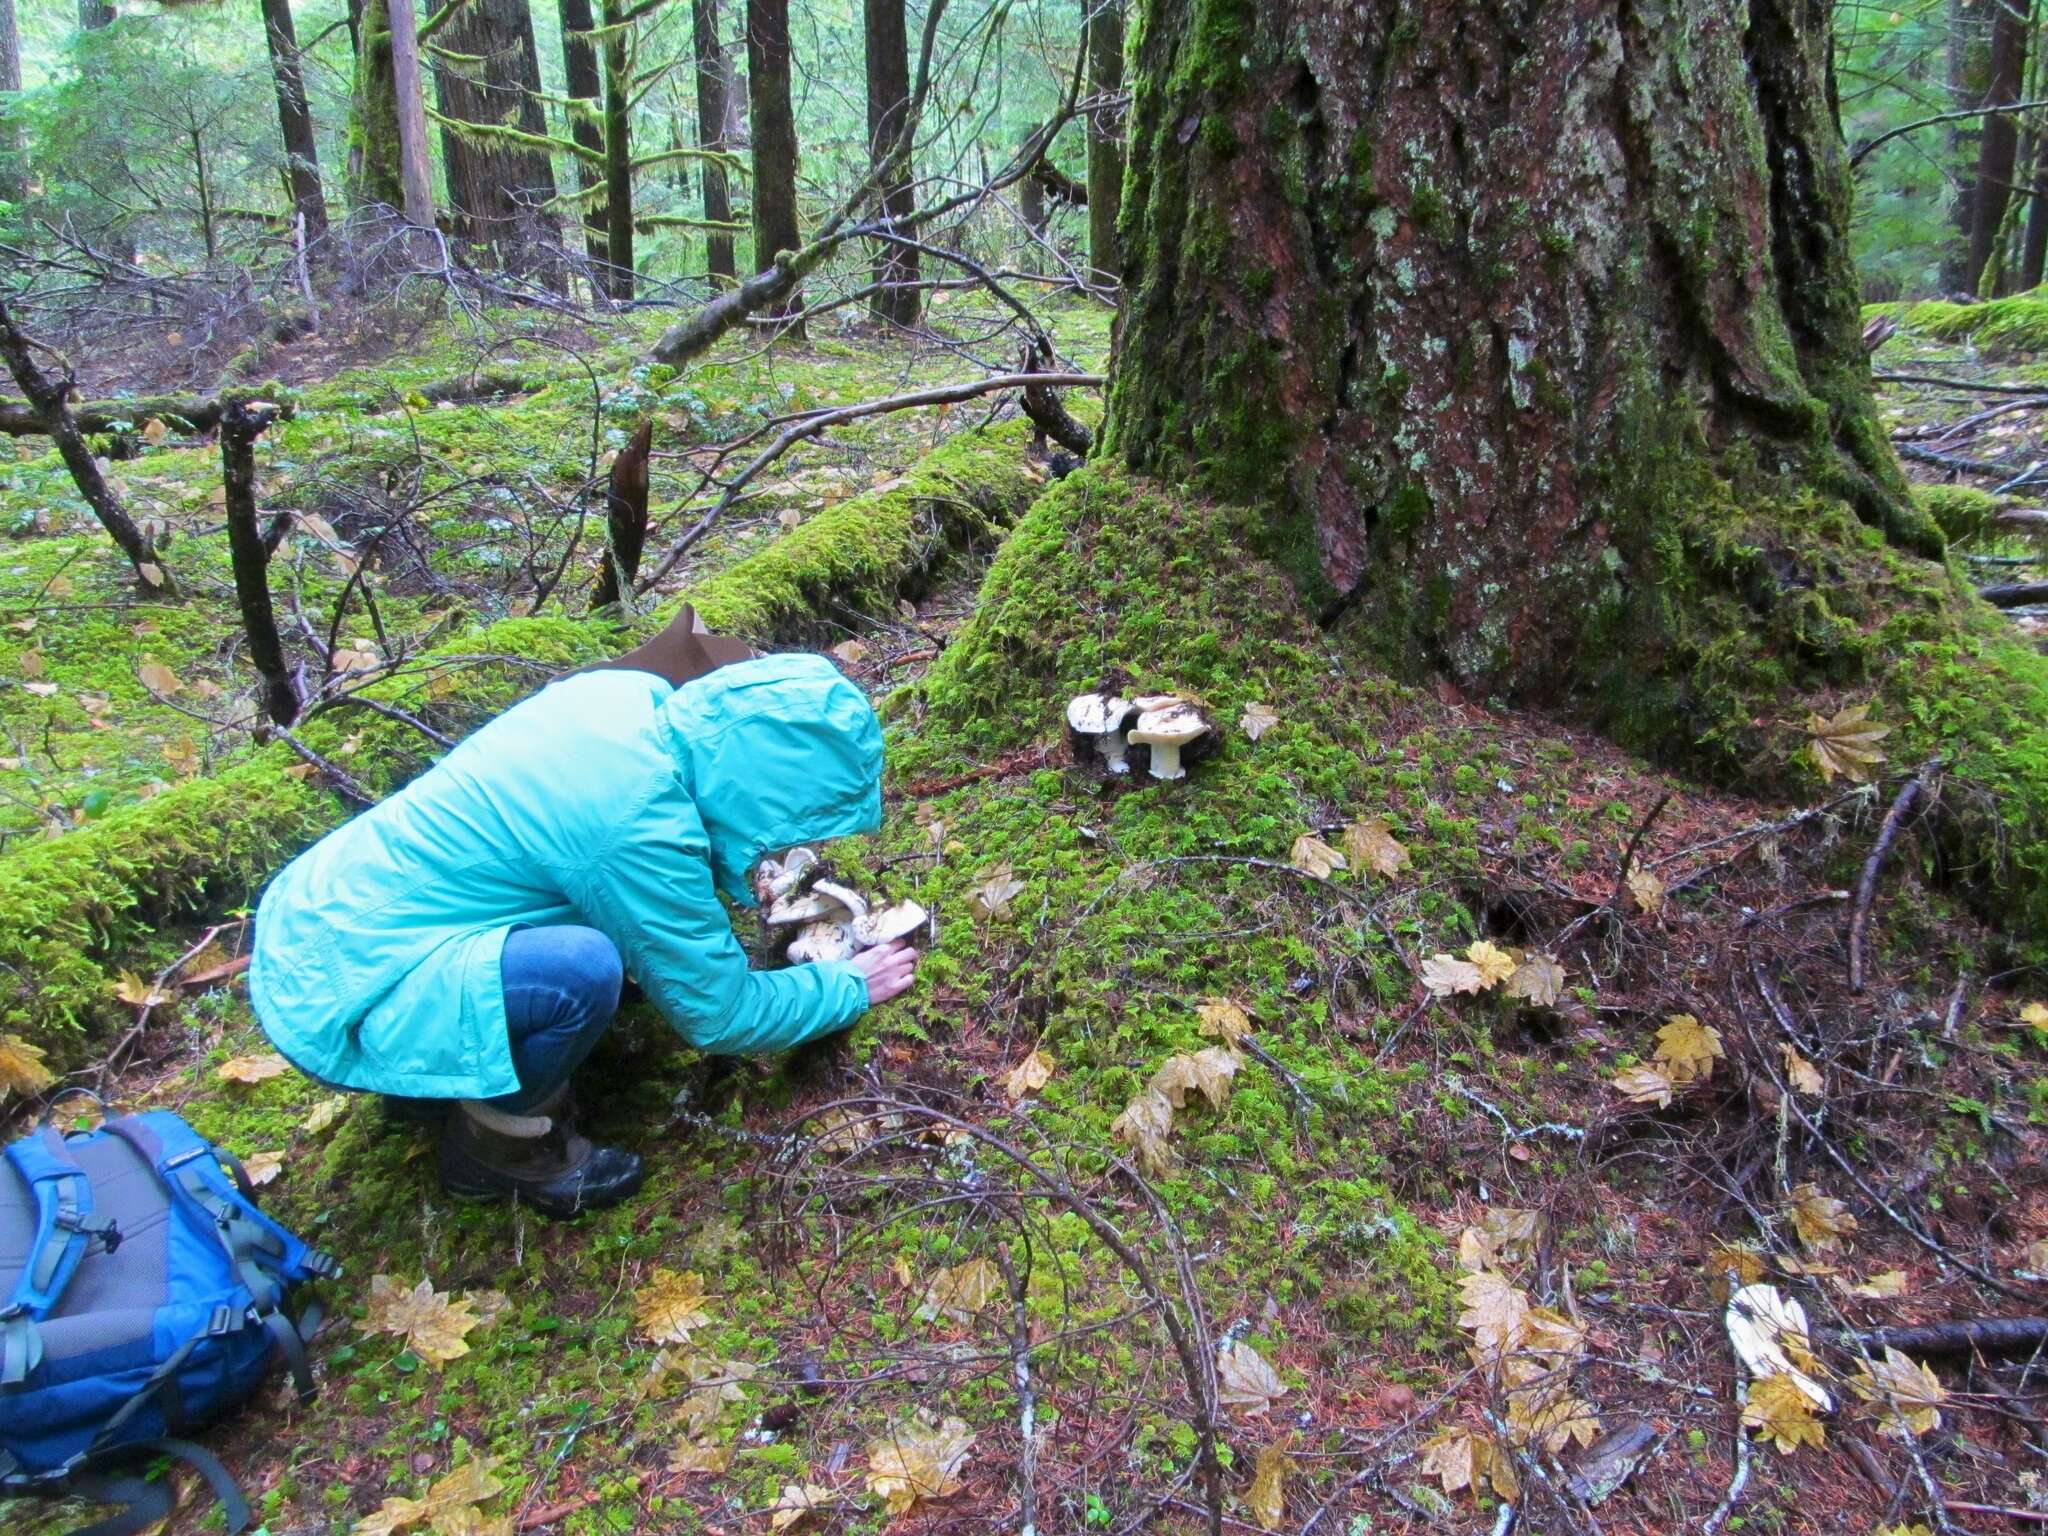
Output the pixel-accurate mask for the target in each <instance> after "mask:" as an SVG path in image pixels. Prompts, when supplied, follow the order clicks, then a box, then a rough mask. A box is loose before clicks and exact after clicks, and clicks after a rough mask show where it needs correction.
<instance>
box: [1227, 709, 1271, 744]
mask: <svg viewBox="0 0 2048 1536" xmlns="http://www.w3.org/2000/svg"><path fill="white" fill-rule="evenodd" d="M1279 723H1280V717H1279V715H1277V714H1275V713H1274V712H1273V711H1272V710H1270V709H1268V708H1267V707H1266V706H1265V705H1263V704H1247V705H1245V707H1244V714H1243V715H1241V716H1240V717H1239V718H1238V722H1237V728H1238V729H1239V730H1241V731H1243V732H1244V733H1245V735H1247V736H1249V737H1250V738H1251V739H1252V740H1253V741H1257V740H1258V739H1259V738H1260V737H1261V736H1263V735H1265V734H1266V732H1268V731H1270V730H1271V729H1273V727H1274V726H1276V725H1278V724H1279Z"/></svg>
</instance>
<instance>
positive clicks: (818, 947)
mask: <svg viewBox="0 0 2048 1536" xmlns="http://www.w3.org/2000/svg"><path fill="white" fill-rule="evenodd" d="M854 949H855V945H854V942H853V930H852V929H851V928H850V927H848V926H847V925H846V924H845V923H811V924H809V925H808V926H807V927H805V929H804V931H803V932H802V933H800V934H798V935H797V936H796V941H795V942H794V943H793V944H791V945H790V946H789V960H790V964H792V965H817V964H820V963H821V962H823V961H827V960H851V959H852V958H853V956H854Z"/></svg>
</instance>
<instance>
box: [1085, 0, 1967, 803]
mask: <svg viewBox="0 0 2048 1536" xmlns="http://www.w3.org/2000/svg"><path fill="white" fill-rule="evenodd" d="M1353 12H1354V13H1355V16H1354V15H1350V14H1348V15H1347V21H1346V23H1345V25H1344V26H1343V27H1341V28H1339V27H1335V26H1328V25H1324V24H1323V23H1322V21H1321V19H1320V17H1321V14H1322V8H1321V7H1320V6H1318V5H1316V4H1314V3H1313V0H1274V3H1270V4H1262V5H1259V6H1251V5H1248V4H1245V3H1242V0H1152V3H1151V4H1150V7H1149V11H1148V14H1147V17H1146V20H1145V24H1144V28H1143V32H1142V35H1141V41H1140V44H1139V51H1138V55H1137V57H1136V59H1135V61H1134V69H1135V72H1136V73H1135V80H1134V83H1135V98H1134V107H1133V113H1134V116H1133V126H1132V139H1131V157H1132V158H1131V169H1130V175H1129V178H1128V182H1127V188H1128V194H1129V202H1128V203H1127V205H1126V214H1125V218H1124V221H1123V224H1122V228H1123V231H1124V233H1125V235H1126V238H1127V241H1128V242H1129V243H1128V245H1127V248H1126V250H1125V253H1124V255H1125V271H1126V281H1127V284H1128V288H1129V293H1130V297H1129V301H1128V310H1127V314H1126V316H1125V319H1124V328H1123V332H1122V336H1121V338H1120V343H1119V350H1118V358H1117V362H1116V366H1115V372H1114V380H1113V388H1112V397H1111V408H1110V417H1109V422H1108V448H1109V450H1110V451H1111V452H1115V453H1120V454H1121V455H1122V456H1123V457H1124V458H1125V459H1126V461H1127V462H1128V463H1130V464H1131V465H1132V466H1134V467H1136V468H1138V469H1141V470H1146V471H1150V472H1154V473H1156V474H1158V475H1159V476H1161V477H1163V478H1167V479H1170V480H1174V481H1179V480H1183V479H1185V480H1189V481H1192V482H1193V483H1194V484H1196V485H1197V486H1198V487H1200V488H1203V489H1206V490H1207V491H1208V492H1210V493H1211V494H1213V495H1215V496H1217V497H1221V498H1226V499H1229V500H1232V501H1236V502H1242V503H1246V504H1249V505H1252V506H1256V507H1261V508H1265V509H1269V515H1268V517H1267V518H1266V529H1267V531H1266V534H1265V536H1264V539H1263V544H1264V547H1265V548H1266V549H1267V550H1268V551H1270V552H1271V553H1273V554H1274V555H1276V556H1278V557H1281V558H1284V559H1285V560H1287V561H1288V562H1290V563H1291V565H1292V567H1293V568H1294V569H1295V570H1296V572H1297V574H1298V576H1299V578H1300V579H1301V580H1302V582H1303V583H1304V585H1305V587H1306V589H1307V590H1308V591H1309V592H1310V593H1311V595H1312V596H1314V598H1315V601H1316V604H1317V606H1318V608H1319V609H1320V610H1321V611H1322V612H1323V613H1324V615H1325V617H1326V619H1327V620H1328V622H1330V623H1331V624H1332V625H1333V626H1337V628H1338V631H1339V633H1341V634H1344V635H1346V636H1348V637H1350V638H1351V640H1352V642H1353V644H1354V645H1356V646H1359V647H1363V648H1364V649H1366V650H1367V651H1368V652H1369V653H1370V654H1372V655H1373V656H1374V657H1375V658H1376V659H1377V660H1378V661H1379V662H1380V663H1381V664H1383V665H1386V666H1388V667H1390V668H1392V669H1395V670H1397V671H1400V672H1402V673H1404V674H1407V675H1414V676H1422V675H1446V674H1447V675H1448V676H1449V677H1450V678H1451V679H1453V680H1454V681H1455V682H1456V683H1457V684H1458V685H1460V686H1461V687H1463V688H1465V689H1466V690H1468V692H1469V693H1470V695H1471V696H1473V697H1498V698H1504V699H1510V698H1518V699H1522V700H1527V701H1533V702H1536V703H1539V704H1544V705H1551V706H1562V707H1568V708H1573V709H1576V710H1579V711H1581V712H1583V713H1586V714H1589V715H1591V716H1593V717H1594V718H1596V719H1597V720H1599V721H1601V722H1603V723H1604V724H1605V725H1607V726H1608V727H1609V728H1610V729H1611V730H1612V731H1613V732H1614V733H1615V734H1616V735H1618V736H1620V737H1622V738H1623V739H1625V740H1627V741H1629V742H1630V743H1632V744H1634V745H1638V746H1642V747H1647V748H1656V749H1663V750H1668V751H1671V752H1673V753H1679V754H1683V755H1684V756H1685V758H1686V760H1687V761H1688V762H1689V763H1691V764H1693V765H1695V766H1697V767H1699V768H1701V769H1713V770H1719V771H1722V772H1725V773H1727V774H1729V775H1731V776H1736V775H1741V774H1745V773H1748V772H1750V771H1751V768H1752V765H1753V763H1754V761H1755V760H1756V757H1755V754H1756V751H1757V743H1758V741H1759V736H1760V732H1761V730H1762V727H1761V726H1759V724H1758V722H1759V721H1764V722H1769V721H1772V720H1776V719H1780V718H1782V711H1783V709H1784V708H1785V707H1786V704H1785V700H1784V695H1785V694H1787V693H1790V692H1793V691H1795V690H1796V689H1824V688H1827V687H1830V686H1842V687H1852V686H1855V685H1857V684H1859V683H1863V684H1866V685H1867V683H1868V682H1869V680H1870V679H1872V678H1874V677H1876V676H1878V675H1880V674H1881V672H1882V668H1883V667H1884V666H1885V665H1886V664H1887V663H1888V662H1889V660H1890V659H1891V658H1890V655H1889V654H1888V653H1886V652H1885V651H1884V650H1883V648H1882V647H1881V646H1874V645H1873V644H1872V642H1871V641H1870V640H1869V638H1868V629H1869V626H1871V625H1872V624H1875V623H1876V622H1877V617H1878V616H1881V615H1885V614H1888V613H1894V612H1897V613H1901V614H1904V613H1910V612H1912V611H1914V610H1915V608H1916V607H1917V606H1918V605H1931V608H1932V609H1933V610H1942V609H1943V604H1945V603H1947V602H1948V601H1949V599H1947V598H1945V597H1942V596H1939V595H1930V594H1940V593H1942V592H1944V591H1946V584H1947V581H1948V577H1947V573H1946V572H1945V570H1944V569H1943V568H1942V567H1940V566H1938V565H1936V564H1933V563H1932V560H1933V558H1934V557H1937V556H1939V555H1940V554H1941V552H1942V541H1941V538H1940V535H1939V533H1938V532H1937V530H1936V529H1935V528H1934V527H1933V525H1932V524H1931V522H1930V521H1929V520H1928V519H1927V518H1926V517H1925V516H1924V515H1923V514H1921V513H1920V512H1919V511H1918V510H1917V509H1916V508H1915V507H1914V505H1913V503H1912V502H1911V500H1910V498H1909V497H1908V496H1907V494H1906V489H1905V486H1904V483H1903V481H1902V479H1901V477H1900V474H1899V471H1898V467H1897V464H1896V462H1895V460H1894V458H1893V455H1892V452H1891V449H1890V447H1889V445H1888V443H1887V440H1886V438H1885V436H1884V433H1883V431H1882V429H1881V428H1880V427H1879V425H1878V423H1877V419H1876V416H1875V414H1874V411H1873V408H1872V404H1871V401H1870V397H1869V386H1868V365H1867V363H1866V361H1865V359H1864V356H1863V353H1862V348H1861V339H1860V315H1859V310H1858V304H1857V297H1856V286H1855V275H1854V271H1853V268H1852V265H1851V262H1850V257H1849V250H1848V241H1847V230H1848V217H1849V206H1850V183H1849V175H1848V170H1847V164H1846V154H1845V152H1844V149H1843V146H1842V142H1841V135H1840V129H1839V127H1838V125H1837V123H1836V121H1835V117H1834V108H1833V81H1832V77H1831V69H1830V64H1829V37H1828V32H1827V8H1826V7H1822V6H1814V5H1810V4H1808V3H1806V0H1747V3H1744V0H1668V3H1644V0H1606V3H1602V4H1593V5H1585V4H1577V5H1571V6H1566V5H1563V4H1556V5H1548V6H1546V5H1538V6H1537V7H1535V14H1534V15H1533V17H1522V18H1521V19H1520V20H1510V19H1509V18H1508V17H1507V16H1506V14H1505V13H1503V12H1501V11H1500V10H1498V9H1497V8H1495V7H1492V6H1489V5H1482V4H1479V3H1477V0H1462V3H1456V4H1445V5H1442V6H1434V7H1416V6H1411V5H1407V4H1404V3H1401V0H1368V3H1365V4H1363V5H1360V6H1357V7H1354V8H1353ZM1212 558H1228V557H1227V555H1221V554H1219V555H1215V556H1212ZM1945 611H1950V612H1952V613H1953V614H1954V615H1956V617H1954V618H1953V620H1952V622H1953V623H1954V624H1956V625H1967V624H1969V623H1973V622H1975V620H1974V618H1973V617H1972V615H1974V614H1975V613H1976V612H1978V610H1977V609H1976V608H1975V607H1974V605H1965V606H1963V607H1956V608H1954V609H1952V610H1945ZM1930 622H1933V621H1930ZM1941 622H1943V623H1948V622H1951V621H1950V620H1943V621H1941ZM1770 739H1771V740H1772V741H1773V742H1776V741H1778V740H1779V737H1777V736H1773V737H1771V738H1770ZM1784 756H1785V755H1784V754H1781V755H1780V759H1779V760H1780V761H1783V760H1784Z"/></svg>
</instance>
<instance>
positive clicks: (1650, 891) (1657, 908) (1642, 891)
mask: <svg viewBox="0 0 2048 1536" xmlns="http://www.w3.org/2000/svg"><path fill="white" fill-rule="evenodd" d="M1628 893H1629V895H1630V896H1632V897H1634V898H1635V903H1636V908H1637V910H1639V911H1641V912H1645V913H1648V914H1649V915H1650V916H1652V917H1655V916H1656V915H1657V914H1658V913H1659V912H1662V911H1663V910H1664V882H1663V881H1662V880H1659V879H1658V878H1657V877H1656V876H1655V875H1653V874H1651V873H1650V872H1649V871H1648V870H1647V869H1639V870H1637V871H1635V873H1633V874H1632V875H1630V876H1629V877H1628Z"/></svg>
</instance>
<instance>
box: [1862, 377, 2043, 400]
mask: <svg viewBox="0 0 2048 1536" xmlns="http://www.w3.org/2000/svg"><path fill="white" fill-rule="evenodd" d="M1870 377H1871V379H1872V380H1873V381H1875V382H1876V383H1879V384H1932V385H1935V386H1937V387H1938V388H1941V389H1959V390H1962V391H1964V392H1965V393H1967V394H1972V395H2038V394H2040V393H2041V390H2040V387H2039V386H2038V385H2034V384H1979V383H1974V382H1972V381H1971V380H1969V379H1944V378H1943V377H1942V376H1941V375H1940V374H1938V373H1873V374H1872V375H1871V376H1870Z"/></svg>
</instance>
